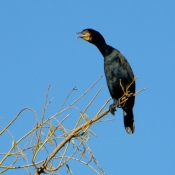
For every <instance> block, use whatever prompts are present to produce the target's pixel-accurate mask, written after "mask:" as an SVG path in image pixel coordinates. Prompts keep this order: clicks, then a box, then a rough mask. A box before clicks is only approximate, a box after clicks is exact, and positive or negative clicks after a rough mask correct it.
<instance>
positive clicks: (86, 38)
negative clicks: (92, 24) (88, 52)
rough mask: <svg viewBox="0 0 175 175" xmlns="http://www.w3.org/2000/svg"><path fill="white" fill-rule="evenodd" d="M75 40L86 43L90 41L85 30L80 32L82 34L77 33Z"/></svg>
mask: <svg viewBox="0 0 175 175" xmlns="http://www.w3.org/2000/svg"><path fill="white" fill-rule="evenodd" d="M76 35H77V36H76V38H77V39H78V38H82V39H84V40H86V41H91V34H90V33H89V31H87V30H85V31H82V32H78V33H76Z"/></svg>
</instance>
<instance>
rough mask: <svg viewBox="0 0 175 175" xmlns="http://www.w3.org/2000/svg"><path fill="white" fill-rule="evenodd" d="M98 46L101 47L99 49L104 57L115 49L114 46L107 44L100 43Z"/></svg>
mask: <svg viewBox="0 0 175 175" xmlns="http://www.w3.org/2000/svg"><path fill="white" fill-rule="evenodd" d="M97 48H98V49H99V51H100V52H101V54H102V55H103V56H104V57H105V56H107V55H109V54H110V53H111V52H112V51H113V47H111V46H109V45H107V44H103V45H98V46H97Z"/></svg>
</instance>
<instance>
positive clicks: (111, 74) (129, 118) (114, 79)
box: [77, 29, 135, 134]
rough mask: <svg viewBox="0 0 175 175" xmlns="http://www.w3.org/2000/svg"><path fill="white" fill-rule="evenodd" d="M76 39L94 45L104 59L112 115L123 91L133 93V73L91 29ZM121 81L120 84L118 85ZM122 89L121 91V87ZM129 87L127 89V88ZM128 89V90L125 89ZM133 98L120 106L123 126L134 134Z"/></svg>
mask: <svg viewBox="0 0 175 175" xmlns="http://www.w3.org/2000/svg"><path fill="white" fill-rule="evenodd" d="M77 34H78V36H77V38H82V39H84V40H86V41H88V42H90V43H92V44H94V45H95V46H96V47H97V48H98V49H99V51H100V52H101V54H102V55H103V57H104V71H105V76H106V81H107V85H108V89H109V92H110V94H111V97H112V98H113V100H114V102H113V104H112V105H110V107H109V110H110V112H111V113H112V114H113V115H114V114H115V106H118V107H119V104H120V101H119V99H120V98H121V97H122V96H123V94H124V92H123V90H124V91H126V90H129V93H133V94H134V93H135V81H134V74H133V71H132V69H131V67H130V65H129V63H128V61H127V60H126V58H125V57H124V56H123V55H122V54H121V53H120V51H118V50H117V49H115V48H113V47H111V46H109V45H107V44H106V42H105V39H104V38H103V36H102V35H101V34H100V33H99V32H98V31H95V30H93V29H85V30H83V31H82V32H79V33H77ZM120 81H121V83H120ZM121 84H122V86H123V88H124V89H122V86H121ZM128 87H129V88H128ZM127 88H128V89H127ZM134 101H135V97H134V96H131V97H129V98H128V100H127V101H126V103H124V105H121V107H122V109H123V112H124V126H125V129H126V131H127V133H129V134H132V133H134V129H135V126H134V115H133V110H132V108H133V107H134Z"/></svg>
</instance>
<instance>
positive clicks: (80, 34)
mask: <svg viewBox="0 0 175 175" xmlns="http://www.w3.org/2000/svg"><path fill="white" fill-rule="evenodd" d="M83 37H86V35H85V34H83V32H77V33H76V38H77V39H78V38H82V39H83Z"/></svg>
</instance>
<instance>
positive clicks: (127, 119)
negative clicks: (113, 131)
mask: <svg viewBox="0 0 175 175" xmlns="http://www.w3.org/2000/svg"><path fill="white" fill-rule="evenodd" d="M124 125H125V129H126V132H127V133H128V134H133V133H134V129H135V126H134V115H133V112H132V109H131V110H129V111H127V112H126V111H124Z"/></svg>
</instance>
